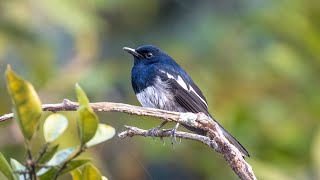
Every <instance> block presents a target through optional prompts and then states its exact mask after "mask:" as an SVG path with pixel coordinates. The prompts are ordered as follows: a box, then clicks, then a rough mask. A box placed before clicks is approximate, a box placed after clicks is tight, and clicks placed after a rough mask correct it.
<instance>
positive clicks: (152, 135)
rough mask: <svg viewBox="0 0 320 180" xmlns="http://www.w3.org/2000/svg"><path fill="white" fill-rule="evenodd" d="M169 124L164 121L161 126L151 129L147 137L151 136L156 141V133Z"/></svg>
mask: <svg viewBox="0 0 320 180" xmlns="http://www.w3.org/2000/svg"><path fill="white" fill-rule="evenodd" d="M167 122H168V121H163V122H162V123H161V124H160V125H159V126H157V127H155V128H151V129H149V130H148V133H147V135H148V136H151V137H152V138H153V139H154V134H155V132H156V131H159V130H160V129H161V128H162V127H163V126H164V125H165V124H166V123H167Z"/></svg>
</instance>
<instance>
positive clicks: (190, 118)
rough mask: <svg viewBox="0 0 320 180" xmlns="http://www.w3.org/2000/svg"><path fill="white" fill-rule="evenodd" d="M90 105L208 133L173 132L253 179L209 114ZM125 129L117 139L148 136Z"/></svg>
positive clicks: (49, 107)
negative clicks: (173, 123) (204, 134)
mask: <svg viewBox="0 0 320 180" xmlns="http://www.w3.org/2000/svg"><path fill="white" fill-rule="evenodd" d="M90 105H91V107H92V109H93V110H94V111H96V112H123V113H127V114H131V115H138V116H151V117H156V118H159V119H162V120H166V121H172V122H177V123H180V124H184V125H187V126H192V127H195V128H199V129H203V130H205V131H207V132H208V137H207V136H201V135H198V134H192V133H187V132H180V131H177V132H176V134H175V135H176V136H177V137H179V138H182V139H191V140H196V141H199V142H201V143H203V144H205V145H207V146H209V147H210V148H212V149H214V150H215V151H217V152H218V153H221V154H222V155H223V157H224V158H225V160H226V161H227V162H228V164H229V166H230V167H231V168H232V170H233V171H234V172H235V173H236V174H237V175H238V177H239V178H240V179H245V180H254V179H256V177H255V175H254V173H253V171H252V168H251V166H250V165H249V164H248V163H247V162H246V161H245V159H244V158H243V157H242V154H241V153H240V151H239V150H238V149H237V148H236V147H234V146H233V145H232V144H230V143H229V141H228V140H227V139H226V138H225V137H224V135H223V133H222V132H221V130H220V128H219V126H218V124H217V123H215V122H214V121H212V120H210V117H207V116H206V115H204V114H203V113H198V114H194V113H179V112H171V111H164V110H160V109H153V108H144V107H138V106H133V105H128V104H122V103H113V102H97V103H90ZM42 108H43V110H44V111H52V112H57V111H75V110H77V108H78V103H76V102H71V101H69V100H67V99H65V100H64V101H63V102H62V103H58V104H43V105H42ZM12 118H13V114H12V113H10V114H5V115H3V116H1V117H0V122H1V121H6V120H8V119H12ZM126 128H127V130H126V131H124V132H121V133H119V134H118V136H119V137H120V138H121V139H123V138H126V137H132V136H148V131H147V130H143V129H139V128H137V127H131V126H126ZM154 136H155V137H161V138H162V137H170V136H171V133H170V132H168V131H157V132H156V133H155V134H154Z"/></svg>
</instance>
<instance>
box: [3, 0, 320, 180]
mask: <svg viewBox="0 0 320 180" xmlns="http://www.w3.org/2000/svg"><path fill="white" fill-rule="evenodd" d="M319 19H320V3H319V1H318V0H305V1H299V0H291V1H288V0H280V1H276V0H271V1H254V0H226V1H211V0H203V1H190V0H186V1H185V0H174V1H170V0H164V1H163V0H162V1H161V0H136V1H123V0H105V1H103V0H94V1H85V0H80V1H76V0H63V1H62V0H47V1H18V0H10V1H1V3H0V72H1V74H3V72H4V69H5V67H6V64H8V63H10V64H11V65H12V67H13V68H14V69H15V70H16V71H17V72H19V73H20V74H22V76H23V77H25V78H26V79H28V80H29V81H31V82H32V83H33V84H34V86H35V88H36V89H37V91H38V92H39V94H40V98H41V101H42V102H43V103H54V102H61V101H62V99H64V98H69V99H71V100H75V99H76V97H75V96H74V93H73V85H74V84H75V82H80V84H81V85H82V86H83V87H84V89H86V92H87V93H88V96H89V99H90V100H91V101H115V102H124V103H130V104H138V102H137V100H136V98H135V96H134V93H133V91H132V89H131V85H130V69H131V66H132V58H131V57H130V56H128V55H127V54H126V53H124V52H123V51H122V49H121V48H122V47H123V46H129V47H137V46H139V45H142V44H154V45H156V46H158V47H160V48H161V49H163V50H164V51H166V52H167V53H168V54H170V55H171V56H172V57H173V58H174V59H176V60H177V61H178V62H179V64H181V65H182V66H183V67H184V68H185V69H186V70H187V71H188V72H189V74H191V76H192V77H193V79H194V81H195V82H196V83H197V84H198V86H199V87H200V88H201V89H202V91H203V93H204V94H205V96H206V97H207V100H208V102H209V108H210V111H211V114H213V115H214V116H215V118H216V119H218V121H219V122H221V124H222V125H224V127H225V128H226V129H228V130H229V131H230V132H231V133H232V134H233V135H234V136H235V137H237V139H238V140H239V141H240V142H241V143H242V144H243V145H244V146H245V147H246V148H247V149H248V150H249V152H250V153H251V155H252V157H251V158H248V161H249V163H250V164H251V165H252V166H253V169H254V171H255V173H256V175H257V177H258V178H259V179H320V173H319V172H320V151H319V150H318V149H320V135H319V134H320V126H319V117H320V110H319V107H320V96H319V92H320V83H319V77H320V21H319ZM0 94H1V101H0V113H1V114H4V113H8V112H10V107H11V106H10V100H9V96H8V94H7V92H6V88H5V82H4V78H1V79H0ZM65 115H66V116H68V119H72V118H73V119H75V117H74V113H73V112H71V113H65ZM98 115H99V117H100V119H101V120H103V121H104V122H107V123H108V124H111V125H112V126H114V127H116V129H117V131H118V132H119V131H121V130H124V128H123V125H125V124H127V125H136V126H139V127H143V128H146V129H148V128H151V127H154V126H156V125H158V124H159V121H158V120H153V119H151V118H141V117H132V116H128V115H123V114H117V113H99V114H98ZM70 123H72V122H70ZM168 126H173V125H172V124H170V125H168ZM0 128H1V131H0V133H1V135H0V141H1V142H2V143H1V145H0V151H1V152H3V154H4V155H5V157H8V156H14V157H17V156H18V157H21V158H23V151H21V150H19V149H20V148H21V147H22V143H21V135H20V134H19V133H18V132H17V126H16V125H15V124H14V123H13V122H5V123H2V124H1V126H0ZM75 139H77V134H76V133H67V134H66V135H65V137H64V138H63V140H64V141H66V143H70V144H72V143H74V142H73V141H74V140H75ZM167 141H169V140H167ZM169 144H170V143H167V145H165V146H162V143H161V142H160V141H159V140H157V141H153V140H152V139H151V138H150V139H145V138H133V139H130V140H123V141H120V140H119V139H117V138H113V139H112V140H110V141H108V142H107V143H106V144H103V145H100V146H98V147H97V148H96V149H95V150H94V151H91V152H89V153H91V155H94V156H95V157H96V158H95V159H96V163H99V164H100V166H99V169H101V170H102V174H105V175H106V176H107V177H110V179H151V178H152V179H166V178H167V179H168V178H170V179H196V178H197V179H236V176H235V175H234V174H233V172H232V171H231V170H230V168H229V167H228V165H227V164H226V162H225V161H224V160H223V158H222V157H221V156H220V155H219V154H217V153H215V152H213V151H212V150H211V149H209V148H207V147H205V146H203V145H201V144H199V143H196V142H190V141H186V140H183V141H182V143H181V144H177V145H176V147H175V149H172V148H171V146H170V145H169ZM169 167H170V168H169Z"/></svg>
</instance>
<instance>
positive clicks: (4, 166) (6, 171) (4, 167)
mask: <svg viewBox="0 0 320 180" xmlns="http://www.w3.org/2000/svg"><path fill="white" fill-rule="evenodd" d="M0 171H1V172H2V174H3V175H5V176H6V177H7V178H8V179H9V180H14V174H13V171H12V169H11V167H10V165H9V163H8V161H7V160H6V158H5V157H4V156H3V154H2V153H1V152H0Z"/></svg>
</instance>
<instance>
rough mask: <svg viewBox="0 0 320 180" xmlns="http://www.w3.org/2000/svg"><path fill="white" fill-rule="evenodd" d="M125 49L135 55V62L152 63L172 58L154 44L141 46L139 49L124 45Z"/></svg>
mask: <svg viewBox="0 0 320 180" xmlns="http://www.w3.org/2000/svg"><path fill="white" fill-rule="evenodd" d="M123 49H124V50H125V51H127V52H128V53H130V54H131V55H132V56H133V57H134V61H135V64H136V63H143V64H150V63H155V62H159V61H167V60H171V58H170V57H169V56H168V55H167V54H166V53H164V52H163V51H161V50H160V49H159V48H157V47H155V46H152V45H144V46H140V47H138V48H137V49H133V48H129V47H124V48H123Z"/></svg>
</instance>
